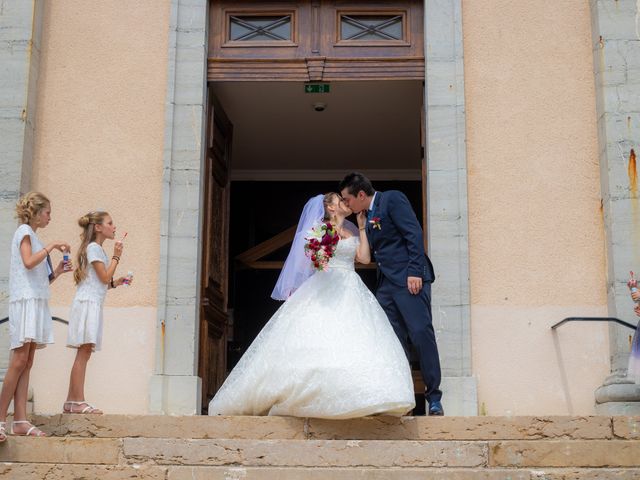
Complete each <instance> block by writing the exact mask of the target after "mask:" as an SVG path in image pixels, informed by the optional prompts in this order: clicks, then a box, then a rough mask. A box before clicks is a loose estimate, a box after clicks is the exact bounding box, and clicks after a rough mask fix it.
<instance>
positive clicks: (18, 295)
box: [0, 192, 72, 443]
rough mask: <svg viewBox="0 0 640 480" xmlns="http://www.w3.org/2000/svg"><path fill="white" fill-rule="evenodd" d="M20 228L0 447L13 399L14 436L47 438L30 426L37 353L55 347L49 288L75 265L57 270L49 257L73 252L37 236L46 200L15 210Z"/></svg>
mask: <svg viewBox="0 0 640 480" xmlns="http://www.w3.org/2000/svg"><path fill="white" fill-rule="evenodd" d="M16 216H17V217H18V219H19V220H20V224H21V225H20V226H19V227H18V229H17V230H16V232H15V234H14V235H13V240H12V241H11V272H10V275H9V336H10V340H11V346H10V348H11V356H10V359H9V368H8V369H7V373H6V375H5V377H4V382H3V383H2V392H0V443H1V442H4V441H5V440H6V439H7V411H8V410H9V403H11V399H13V406H14V414H13V422H12V425H11V432H12V433H13V435H23V436H30V437H44V436H46V434H45V433H44V432H42V431H41V430H40V429H39V428H37V427H35V426H33V425H31V423H30V422H29V421H28V420H27V392H28V391H29V373H30V372H31V367H32V365H33V359H34V355H35V352H36V349H39V348H44V347H45V346H46V345H47V344H49V343H53V328H52V323H53V322H52V318H51V313H50V312H49V284H50V283H51V282H53V281H54V280H55V279H56V278H58V277H59V276H60V275H62V274H63V273H65V272H68V271H71V269H72V265H71V262H66V263H65V262H62V261H61V262H60V263H59V264H58V266H57V267H56V268H55V270H54V269H53V268H52V266H51V259H50V257H49V255H50V254H51V252H52V251H53V250H59V251H61V252H63V253H67V252H69V244H68V243H66V242H51V243H49V244H48V245H46V246H44V244H43V243H42V242H41V241H40V239H39V238H38V236H37V235H36V231H37V230H38V229H39V228H45V227H46V226H47V225H49V222H50V221H51V202H49V199H48V198H47V197H45V196H44V195H43V194H41V193H38V192H29V193H27V194H26V195H25V196H23V197H22V198H20V200H19V201H18V203H17V204H16Z"/></svg>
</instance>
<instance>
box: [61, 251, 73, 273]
mask: <svg viewBox="0 0 640 480" xmlns="http://www.w3.org/2000/svg"><path fill="white" fill-rule="evenodd" d="M62 268H63V269H64V271H65V272H66V271H69V270H70V269H71V266H70V265H69V252H68V251H67V250H63V251H62Z"/></svg>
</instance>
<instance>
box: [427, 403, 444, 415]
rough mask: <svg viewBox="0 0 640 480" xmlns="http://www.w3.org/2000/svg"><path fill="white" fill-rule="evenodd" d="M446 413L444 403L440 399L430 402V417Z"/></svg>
mask: <svg viewBox="0 0 640 480" xmlns="http://www.w3.org/2000/svg"><path fill="white" fill-rule="evenodd" d="M443 415H444V408H442V403H440V402H439V401H437V400H436V401H435V402H429V416H430V417H441V416H443Z"/></svg>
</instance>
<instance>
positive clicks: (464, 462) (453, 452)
mask: <svg viewBox="0 0 640 480" xmlns="http://www.w3.org/2000/svg"><path fill="white" fill-rule="evenodd" d="M0 462H13V463H23V464H32V463H50V464H90V465H134V464H135V465H149V464H154V465H167V466H169V465H173V466H242V467H305V468H311V469H313V468H320V467H339V468H397V467H403V468H453V469H458V468H486V467H488V468H563V467H575V468H613V467H617V468H640V442H638V441H636V440H572V439H565V440H498V441H495V440H492V441H484V440H475V441H458V440H246V439H188V438H185V439H180V438H168V439H165V438H131V437H127V438H122V439H116V438H77V437H76V438H64V437H49V438H25V437H11V438H10V439H9V440H8V441H7V442H5V444H3V445H2V446H0Z"/></svg>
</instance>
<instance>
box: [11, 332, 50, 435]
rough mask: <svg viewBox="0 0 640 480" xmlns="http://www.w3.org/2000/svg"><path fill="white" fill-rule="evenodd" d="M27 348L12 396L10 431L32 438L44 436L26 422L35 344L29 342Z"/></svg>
mask: <svg viewBox="0 0 640 480" xmlns="http://www.w3.org/2000/svg"><path fill="white" fill-rule="evenodd" d="M25 346H26V347H27V349H26V351H25V353H26V363H25V364H24V368H23V369H22V373H21V374H20V376H19V377H18V382H17V384H16V387H15V393H14V395H13V408H14V413H13V425H12V431H13V433H14V434H15V435H30V436H34V437H43V436H46V435H45V433H44V432H42V431H41V430H40V429H39V428H36V427H34V426H33V425H31V423H29V422H28V421H27V398H28V395H29V374H30V373H31V367H32V366H33V358H34V356H35V354H36V347H37V344H36V343H35V342H30V343H27V344H26V345H25Z"/></svg>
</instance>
